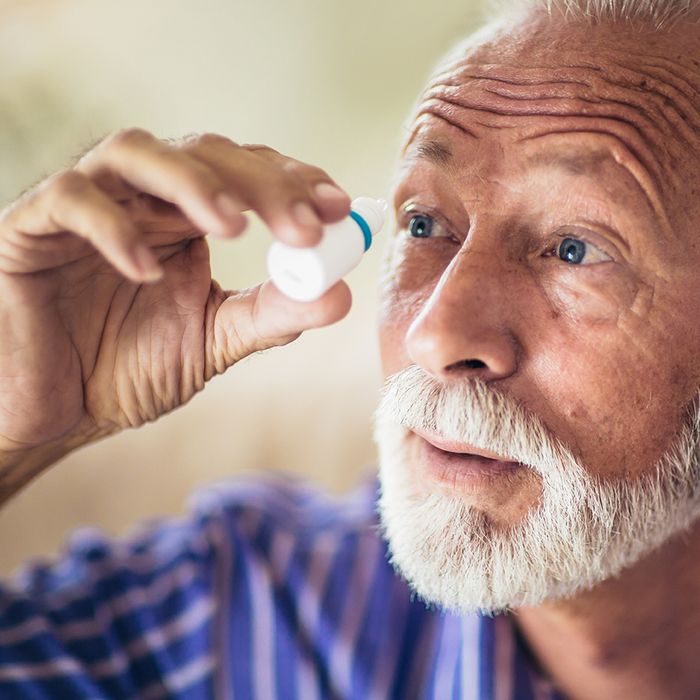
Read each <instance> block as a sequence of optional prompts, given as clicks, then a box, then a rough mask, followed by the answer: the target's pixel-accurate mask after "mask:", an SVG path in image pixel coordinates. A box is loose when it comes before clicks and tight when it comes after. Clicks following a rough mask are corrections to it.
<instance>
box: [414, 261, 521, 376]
mask: <svg viewBox="0 0 700 700" xmlns="http://www.w3.org/2000/svg"><path fill="white" fill-rule="evenodd" d="M487 260H488V259H487V258H486V257H485V256H477V255H476V254H470V253H467V252H466V251H462V252H460V253H458V254H457V255H456V256H455V257H454V258H453V259H452V261H451V263H450V265H449V266H448V267H447V268H446V269H445V271H444V273H443V274H442V276H441V277H440V279H439V281H438V283H437V285H436V286H435V289H434V290H433V292H432V294H431V296H430V297H429V299H428V301H427V302H426V303H425V305H424V306H423V308H422V309H421V311H420V313H419V314H418V316H416V318H415V319H414V320H413V322H412V323H411V325H410V326H409V328H408V331H407V334H406V345H407V352H408V355H409V357H410V358H411V359H412V360H413V362H415V363H416V364H417V365H419V366H420V367H422V368H423V369H424V370H425V371H426V372H428V373H430V374H431V375H432V376H433V377H435V378H436V379H438V380H441V381H445V380H449V379H456V378H459V377H464V378H478V379H481V380H483V381H487V382H488V381H496V380H499V379H505V378H506V377H509V376H511V375H512V374H514V373H515V371H516V370H517V363H518V354H519V349H518V348H519V346H518V343H517V340H516V338H515V336H514V333H513V330H512V328H509V325H510V324H509V323H508V319H509V318H511V317H512V313H513V308H514V306H513V302H514V299H513V293H514V290H513V289H509V286H508V280H507V279H505V278H504V274H503V270H502V269H500V270H499V269H497V268H496V267H495V266H494V265H491V264H489V263H488V262H487Z"/></svg>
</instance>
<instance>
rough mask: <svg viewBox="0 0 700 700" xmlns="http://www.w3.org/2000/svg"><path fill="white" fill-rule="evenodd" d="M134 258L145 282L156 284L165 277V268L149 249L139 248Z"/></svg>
mask: <svg viewBox="0 0 700 700" xmlns="http://www.w3.org/2000/svg"><path fill="white" fill-rule="evenodd" d="M134 258H135V260H136V266H137V267H138V269H139V272H140V273H141V274H142V275H143V278H144V281H146V282H156V281H157V280H159V279H161V278H162V277H163V268H162V267H161V266H160V265H159V263H158V261H157V260H156V258H155V256H154V255H153V253H152V252H151V251H150V249H149V248H137V249H136V250H135V251H134Z"/></svg>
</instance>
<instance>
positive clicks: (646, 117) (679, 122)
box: [484, 85, 693, 145]
mask: <svg viewBox="0 0 700 700" xmlns="http://www.w3.org/2000/svg"><path fill="white" fill-rule="evenodd" d="M538 87H539V86H538ZM630 87H631V88H632V86H630ZM484 89H485V90H486V92H489V93H491V94H493V95H497V96H499V97H506V98H508V99H511V100H516V101H517V100H521V101H527V100H530V99H532V97H531V96H521V95H517V94H515V93H513V92H507V91H504V90H499V89H494V88H484ZM633 89H637V90H640V88H639V87H638V86H637V85H635V86H634V88H633ZM646 92H647V93H653V92H654V91H653V90H646ZM657 94H659V95H660V97H661V98H662V99H664V100H666V97H665V96H663V95H661V93H657ZM571 97H574V96H573V95H557V96H554V95H546V96H545V95H541V96H536V97H535V99H550V100H557V99H559V100H566V99H571ZM575 98H576V99H577V100H580V101H581V102H584V103H586V104H590V105H595V106H602V105H617V106H619V107H622V108H627V107H629V108H632V109H634V110H635V111H637V112H638V114H639V115H640V116H641V117H642V119H643V121H644V122H645V123H646V124H647V125H651V126H657V124H656V123H655V122H654V120H653V119H652V114H651V113H650V111H649V110H648V109H647V108H646V106H645V105H644V104H643V103H642V102H641V101H639V100H637V101H636V102H634V103H633V102H632V101H627V102H625V101H623V100H620V99H613V98H612V97H606V99H605V100H604V101H602V100H600V99H599V98H588V97H584V96H582V95H577V96H575ZM654 115H655V116H660V117H661V118H662V119H663V120H664V121H665V122H667V124H668V128H667V129H665V130H664V134H665V135H666V136H670V135H678V132H679V130H680V129H689V128H690V127H688V126H687V124H686V118H685V117H682V118H680V119H678V118H677V119H675V120H672V119H671V116H672V115H667V114H665V113H664V112H663V111H662V110H656V111H655V112H654ZM630 121H631V120H630ZM690 131H691V133H693V131H692V129H690ZM685 140H686V143H687V144H689V145H690V144H691V140H690V139H687V138H686V139H685Z"/></svg>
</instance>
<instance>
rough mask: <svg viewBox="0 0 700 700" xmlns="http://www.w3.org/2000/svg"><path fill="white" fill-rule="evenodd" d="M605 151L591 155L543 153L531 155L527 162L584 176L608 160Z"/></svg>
mask: <svg viewBox="0 0 700 700" xmlns="http://www.w3.org/2000/svg"><path fill="white" fill-rule="evenodd" d="M609 157H610V154H609V153H608V152H607V151H594V152H592V153H562V152H561V151H544V152H541V153H537V154H535V155H533V156H532V157H531V158H530V159H529V162H530V163H531V164H532V165H543V166H547V167H558V168H561V169H562V170H566V171H567V172H568V173H571V174H572V175H585V174H588V173H590V172H591V171H592V170H595V169H596V168H597V167H598V166H600V164H601V163H603V162H604V161H606V160H608V158H609Z"/></svg>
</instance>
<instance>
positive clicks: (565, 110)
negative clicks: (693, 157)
mask: <svg viewBox="0 0 700 700" xmlns="http://www.w3.org/2000/svg"><path fill="white" fill-rule="evenodd" d="M439 87H441V86H439ZM439 87H435V88H434V89H431V90H430V91H428V93H427V95H426V98H427V100H430V99H434V100H438V101H440V102H444V103H446V104H450V105H452V106H454V107H461V108H462V109H464V110H474V111H480V112H484V113H487V114H492V115H494V116H497V117H522V116H524V117H535V116H536V117H561V116H566V117H571V118H581V119H591V118H597V119H606V120H608V121H611V122H617V123H620V124H621V125H623V126H626V127H630V128H631V129H632V130H634V132H636V133H637V134H638V135H639V136H640V137H641V138H642V141H643V143H644V145H645V146H646V147H647V150H648V152H649V153H652V152H653V149H652V143H653V142H652V141H650V140H649V139H648V137H647V136H646V134H644V133H643V132H641V131H640V129H639V126H638V125H637V124H636V123H635V122H634V121H633V120H630V119H627V118H625V116H623V115H616V114H613V113H610V112H609V111H605V112H603V113H593V112H588V111H587V110H586V107H585V106H584V105H585V104H586V101H585V100H583V99H581V98H580V97H576V98H575V99H573V100H571V99H567V100H566V103H565V104H562V105H556V104H554V105H553V104H549V102H550V101H551V99H552V98H548V99H547V103H546V104H535V105H533V104H532V102H533V98H532V97H531V96H530V97H529V98H527V97H525V96H523V97H522V98H520V101H522V102H525V101H527V102H528V104H529V106H530V108H529V109H525V108H524V107H521V108H517V107H510V106H509V105H508V102H510V100H509V99H506V98H504V101H501V100H499V101H498V102H499V104H485V103H484V102H485V101H482V100H478V99H477V100H474V101H470V102H467V101H465V100H464V99H459V98H458V97H455V96H453V95H451V94H450V91H448V90H444V91H440V90H439ZM454 92H457V91H456V90H455V91H454ZM504 102H505V103H504ZM580 103H583V105H582V104H580ZM516 104H517V102H516ZM588 104H591V105H593V104H595V103H593V102H590V101H588ZM600 104H601V106H603V105H605V106H607V104H608V103H607V102H605V103H600ZM640 160H642V162H644V164H645V166H646V167H647V169H649V170H650V171H652V172H653V170H652V164H651V162H645V160H646V159H643V158H641V157H640ZM657 177H658V174H657Z"/></svg>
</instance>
